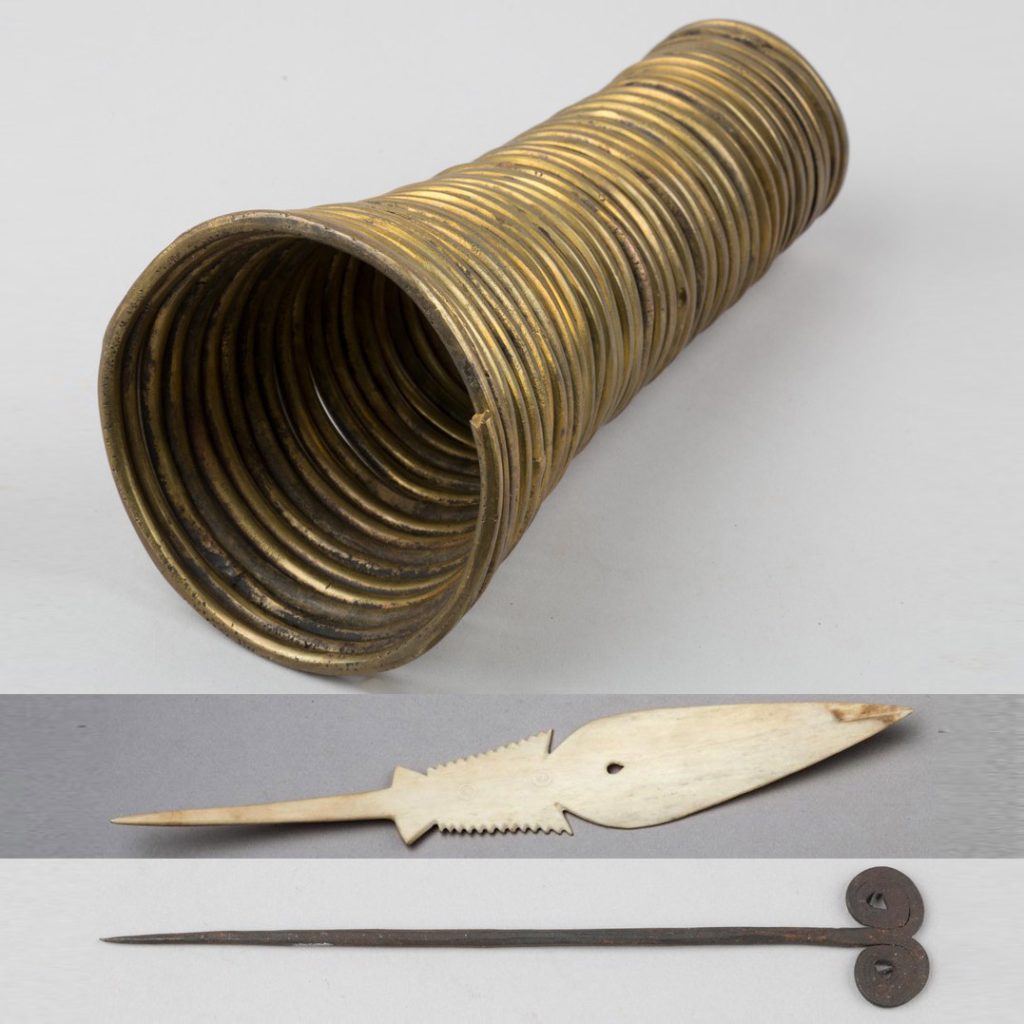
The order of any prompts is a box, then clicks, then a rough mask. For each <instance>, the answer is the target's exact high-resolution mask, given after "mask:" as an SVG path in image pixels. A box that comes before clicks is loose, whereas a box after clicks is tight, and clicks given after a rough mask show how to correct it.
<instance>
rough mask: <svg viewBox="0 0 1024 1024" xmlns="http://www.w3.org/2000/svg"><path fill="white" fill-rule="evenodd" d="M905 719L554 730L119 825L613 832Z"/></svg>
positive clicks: (819, 709)
mask: <svg viewBox="0 0 1024 1024" xmlns="http://www.w3.org/2000/svg"><path fill="white" fill-rule="evenodd" d="M908 714H910V709H909V708H905V707H899V706H897V705H890V704H857V703H839V702H824V703H818V702H810V701H806V702H797V703H784V702H778V703H770V704H726V705H717V706H714V705H712V706H703V707H701V706H697V707H682V708H657V709H651V710H645V711H630V712H626V713H624V714H619V715H612V716H610V717H608V718H599V719H595V720H594V721H592V722H589V723H588V724H586V725H584V726H582V727H580V728H579V729H577V730H576V731H575V732H574V733H572V734H571V735H570V736H569V737H568V738H567V739H565V740H564V741H563V742H562V743H561V744H559V745H558V746H556V747H555V748H554V749H553V750H552V749H551V743H552V736H553V732H552V730H548V731H546V732H541V733H537V734H536V735H534V736H531V737H529V738H527V739H523V740H520V741H519V742H517V743H510V744H508V745H507V746H503V747H499V748H498V749H496V750H492V751H489V752H487V753H484V754H477V755H475V756H472V757H467V758H462V759H459V760H455V761H451V762H449V763H447V764H442V765H439V766H437V767H435V768H430V769H428V770H427V771H426V772H425V773H420V772H416V771H411V770H409V769H407V768H401V767H399V768H396V769H395V771H394V775H393V776H392V780H391V785H390V786H389V787H387V788H385V789H378V790H371V791H367V792H361V793H347V794H342V795H339V796H327V797H316V798H312V799H304V800H286V801H281V802H276V803H264V804H246V805H239V806H231V807H208V808H199V809H194V810H177V811H160V812H156V813H152V814H136V815H129V816H126V817H120V818H114V819H113V822H114V823H115V824H118V825H273V824H287V823H297V822H337V821H357V820H365V819H379V820H390V821H392V822H394V824H395V826H396V828H397V829H398V832H399V834H400V835H401V837H402V839H404V840H405V842H406V843H410V844H411V843H414V842H415V841H416V840H417V839H419V838H420V837H421V836H422V835H423V834H424V833H426V832H427V831H429V830H430V829H431V828H434V827H435V826H436V827H437V828H438V829H439V830H441V831H442V832H478V833H495V832H555V833H564V834H569V835H571V834H572V827H571V826H570V824H569V822H568V821H567V820H566V814H572V815H575V816H576V817H579V818H583V819H585V820H586V821H590V822H593V823H594V824H597V825H606V826H610V827H613V828H643V827H646V826H649V825H660V824H663V823H665V822H669V821H675V820H676V819H679V818H684V817H686V816H687V815H689V814H693V813H695V812H697V811H700V810H704V809H705V808H707V807H712V806H713V805H715V804H718V803H721V802H723V801H725V800H730V799H732V798H733V797H736V796H740V795H741V794H743V793H748V792H750V791H751V790H754V789H758V788H759V787H761V786H765V785H767V784H768V783H770V782H774V781H775V780H776V779H780V778H783V777H784V776H786V775H790V774H792V773H793V772H796V771H799V770H800V769H802V768H806V767H807V766H809V765H812V764H815V763H816V762H818V761H821V760H823V759H824V758H827V757H830V756H831V755H833V754H836V753H839V751H841V750H845V749H847V748H848V747H851V746H853V745H854V744H857V743H860V742H862V741H863V740H866V739H868V738H869V737H871V736H874V735H875V734H876V733H879V732H881V731H882V730H883V729H886V728H888V726H890V725H892V724H893V723H895V722H898V721H900V720H901V719H902V718H904V717H906V716H907V715H908Z"/></svg>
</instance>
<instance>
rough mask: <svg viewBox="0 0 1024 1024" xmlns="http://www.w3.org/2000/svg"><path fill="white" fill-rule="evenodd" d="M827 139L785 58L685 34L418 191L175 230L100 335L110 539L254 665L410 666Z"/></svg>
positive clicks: (749, 275)
mask: <svg viewBox="0 0 1024 1024" xmlns="http://www.w3.org/2000/svg"><path fill="white" fill-rule="evenodd" d="M846 152H847V146H846V136H845V131H844V127H843V122H842V117H841V115H840V113H839V110H838V108H837V107H836V104H835V102H834V100H833V99H832V97H831V95H830V94H829V92H828V90H827V89H826V87H825V86H824V84H823V83H822V82H821V80H820V79H819V78H818V76H817V75H816V74H815V72H814V71H813V69H812V68H811V67H810V66H809V65H808V64H807V63H806V61H805V60H804V59H803V58H802V57H801V56H800V55H799V54H797V53H796V52H795V51H794V50H792V49H791V48H790V47H789V46H788V45H786V44H785V43H783V42H782V41H780V40H778V39H776V38H775V37H774V36H772V35H770V34H768V33H766V32H764V31H762V30H760V29H756V28H753V27H750V26H747V25H742V24H738V23H735V22H727V21H709V22H700V23H697V24H694V25H691V26H688V27H686V28H683V29H681V30H680V31H678V32H676V33H675V34H673V35H672V36H670V37H669V38H668V39H666V40H665V41H664V42H663V43H661V44H660V45H659V46H657V47H656V48H655V49H654V50H653V51H652V52H651V53H650V54H649V55H648V56H647V57H646V58H644V59H643V60H642V61H641V62H640V63H638V64H635V65H634V66H632V67H630V68H628V69H627V70H626V71H624V72H623V73H622V74H620V75H619V76H618V77H617V78H616V79H615V80H614V81H613V82H612V83H611V84H610V85H609V86H608V87H607V88H605V89H603V90H602V91H601V92H599V93H597V94H596V95H594V96H591V97H590V98H589V99H585V100H583V101H582V102H580V103H577V104H575V105H574V106H571V107H569V108H567V109H566V110H563V111H561V112H560V113H558V114H556V115H555V116H554V117H552V118H551V119H550V120H549V121H547V122H545V123H544V124H541V125H539V126H538V127H536V128H533V129H531V130H530V131H528V132H526V133H525V134H523V135H520V136H519V137H518V138H517V139H515V140H513V141H512V142H511V143H509V144H508V145H507V146H503V147H501V148H500V149H496V150H494V151H493V152H491V153H488V154H486V155H484V156H482V157H481V158H480V159H478V160H476V161H474V162H473V163H470V164H463V165H461V166H458V167H454V168H451V169H450V170H447V171H445V172H443V173H442V174H440V175H438V176H437V177H436V178H433V179H431V180H429V181H426V182H423V183H421V184H417V185H412V186H409V187H406V188H400V189H397V190H396V191H394V192H390V193H388V194H386V195H383V196H380V197H378V198H375V199H369V200H366V201H363V202H359V203H351V204H345V205H337V206H323V207H317V208H314V209H309V210H301V211H290V212H274V211H252V212H246V213H240V214H233V215H229V216H226V217H222V218H218V219H216V220H213V221H210V222H208V223H206V224H202V225H200V226H199V227H197V228H194V229H193V230H192V231H190V232H188V233H186V234H185V235H183V236H182V237H181V238H179V239H178V240H177V241H175V242H174V243H173V244H172V245H171V246H170V247H169V248H168V249H166V250H165V251H164V252H163V253H162V254H161V255H160V256H159V257H158V258H157V259H156V260H155V261H154V262H153V263H152V264H151V265H150V267H149V268H148V269H147V270H146V271H145V273H144V274H143V275H142V277H141V278H140V279H139V281H138V282H137V283H136V284H135V286H134V287H133V288H132V290H131V292H130V293H129V294H128V296H127V298H126V299H125V300H124V302H123V303H122V305H121V307H120V308H119V309H118V311H117V313H116V314H115V316H114V319H113V321H112V322H111V325H110V327H109V329H108V332H107V336H106V339H105V343H104V352H103V361H102V367H101V374H100V393H101V407H102V415H103V425H104V433H105V437H106V443H107V448H108V453H109V456H110V461H111V465H112V468H113V472H114V476H115V478H116V480H117V483H118V486H119V488H120V491H121V495H122V498H123V500H124V502H125V505H126V506H127V508H128V511H129V513H130V515H131V517H132V520H133V522H134V524H135V527H136V529H137V530H138V532H139V534H140V536H141V537H142V539H143V541H144V543H145V545H146V547H147V549H148V550H149V552H150V554H151V555H152V557H153V559H154V560H155V561H156V563H157V565H158V566H159V567H160V569H161V570H162V571H163V573H164V575H165V576H167V578H168V579H169V580H170V582H171V583H172V584H173V585H174V586H175V587H176V588H177V589H178V590H179V592H181V593H182V594H183V595H184V596H185V597H186V598H187V599H188V600H189V601H190V602H191V603H192V604H193V605H194V606H195V607H196V608H197V609H198V610H199V611H200V612H201V613H202V614H203V615H204V616H206V618H208V619H209V620H210V621H212V622H213V623H214V624H215V625H217V626H218V627H219V628H220V629H222V630H223V631H224V632H226V633H228V634H229V635H230V636H232V637H234V638H235V639H236V640H238V641H239V642H240V643H242V644H244V645H246V646H247V647H250V648H252V649H254V650H256V651H258V652H259V653H261V654H264V655H266V656H268V657H270V658H273V659H275V660H277V661H280V662H283V663H285V664H289V665H293V666H296V667H299V668H304V669H307V670H311V671H317V672H324V673H330V674H341V673H345V672H358V671H372V670H376V669H381V668H388V667H392V666H395V665H399V664H401V663H403V662H406V661H408V660H410V659H411V658H413V657H415V656H416V655H418V654H420V653H422V652H423V651H424V650H426V649H427V648H428V647H430V646H431V645H432V644H434V643H435V642H436V641H437V640H439V639H440V638H441V637H442V636H443V635H444V634H445V633H446V632H447V631H448V630H449V629H450V628H451V627H452V626H453V625H454V624H455V622H457V621H458V619H459V618H460V617H461V616H462V615H463V614H464V613H465V612H466V610H467V609H468V608H469V607H470V606H471V605H472V603H473V602H474V601H475V600H476V598H477V597H478V596H479V595H480V593H481V592H482V590H483V588H484V587H485V585H486V584H487V581H488V580H489V578H490V576H491V574H492V572H493V571H494V569H495V568H496V566H497V565H498V563H499V562H501V560H502V559H503V558H504V557H505V556H506V555H507V554H508V553H509V551H510V550H511V549H512V547H513V546H514V545H515V543H516V541H517V540H518V539H519V537H520V536H521V535H522V533H523V531H524V530H525V529H526V527H527V525H528V524H529V523H530V521H531V519H532V518H533V516H534V515H535V513H536V512H537V509H538V508H539V506H540V503H541V501H542V500H543V499H544V497H545V496H546V495H547V494H548V493H549V492H550V491H551V489H552V488H553V487H554V485H555V483H556V482H557V481H558V479H559V478H560V477H561V475H562V474H563V473H564V472H565V469H566V467H567V466H568V464H569V462H570V460H571V459H572V457H573V456H574V455H575V454H576V452H578V451H579V450H580V448H582V447H583V445H585V444H586V443H587V441H589V440H590V438H591V436H592V435H593V434H594V432H595V431H596V429H597V428H598V427H599V426H600V425H601V424H602V423H605V422H606V421H607V420H609V419H611V417H613V416H615V415H616V413H618V412H619V411H620V410H621V409H622V408H623V407H624V406H625V405H626V404H627V403H628V402H629V401H630V399H631V398H632V397H633V395H634V394H636V392H637V391H638V390H639V388H640V387H642V386H643V385H644V384H645V383H646V382H647V381H649V380H651V379H652V378H653V377H655V376H656V375H657V374H658V373H659V372H660V371H661V370H662V369H663V368H664V367H665V366H666V365H667V364H668V363H669V362H670V361H671V360H672V359H673V358H674V357H675V356H676V354H677V353H678V352H679V350H680V349H681V348H682V347H683V346H684V345H685V344H686V343H687V341H689V340H690V338H692V337H693V336H694V334H696V333H697V332H698V331H700V330H701V329H702V328H704V327H706V326H707V325H708V324H709V323H711V321H712V320H714V318H715V317H716V316H718V315H719V313H721V312H722V311H723V310H724V309H725V308H727V307H728V306H729V305H730V304H731V303H733V302H734V301H735V300H736V299H737V298H739V296H740V295H742V293H743V292H744V290H745V289H746V288H747V287H749V286H750V285H751V284H752V283H753V282H754V281H755V280H757V278H758V277H760V275H761V274H762V273H764V271H765V270H766V269H767V267H768V266H769V264H770V263H771V261H772V260H773V259H774V258H775V256H776V255H777V254H778V253H779V252H780V251H781V250H782V249H784V248H785V247H786V246H787V245H788V244H789V243H790V242H791V241H792V240H793V239H794V238H795V237H796V236H797V235H798V234H800V232H802V231H803V230H804V229H805V228H806V227H807V226H808V224H809V223H810V222H811V221H812V220H813V219H814V218H815V217H817V216H818V215H819V214H820V213H822V211H824V210H825V209H826V207H828V205H829V204H830V203H831V202H832V200H833V198H834V197H835V195H836V192H837V191H838V189H839V186H840V183H841V181H842V178H843V173H844V170H845V166H846Z"/></svg>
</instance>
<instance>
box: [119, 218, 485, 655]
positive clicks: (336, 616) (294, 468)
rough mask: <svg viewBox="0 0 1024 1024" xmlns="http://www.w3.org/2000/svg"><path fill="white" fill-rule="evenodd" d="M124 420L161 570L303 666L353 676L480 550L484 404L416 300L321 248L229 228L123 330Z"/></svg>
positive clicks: (237, 631)
mask: <svg viewBox="0 0 1024 1024" xmlns="http://www.w3.org/2000/svg"><path fill="white" fill-rule="evenodd" d="M118 342H119V361H118V372H119V374H120V380H119V381H118V382H117V386H116V387H115V388H114V389H113V393H114V394H116V395H118V398H119V406H118V410H117V412H116V414H114V415H113V416H110V415H109V414H108V417H107V419H108V421H110V422H116V426H115V428H114V429H117V430H120V431H121V432H122V434H123V437H124V448H123V450H124V452H125V453H126V455H125V457H124V459H123V465H121V466H120V467H119V466H117V465H115V473H116V474H118V475H119V477H120V479H119V482H120V484H121V487H122V492H123V493H124V492H125V491H128V492H130V494H131V498H132V500H133V501H134V503H135V505H136V508H137V513H136V515H135V521H136V525H137V527H138V528H139V530H140V533H142V534H143V537H144V539H145V540H146V542H147V544H148V545H149V546H150V548H151V550H152V551H154V554H155V557H156V558H157V561H158V563H159V564H161V567H162V568H163V569H164V571H165V573H166V574H167V575H169V576H170V578H171V579H172V582H174V583H175V585H176V586H178V588H179V589H181V590H183V591H185V592H186V593H187V596H189V598H190V599H191V600H192V601H193V603H194V604H196V605H197V606H199V607H200V609H201V610H202V611H203V612H204V614H206V615H207V617H209V618H211V619H213V621H215V622H216V623H217V624H218V625H220V626H221V627H222V628H225V629H227V630H228V631H229V632H231V633H232V634H233V635H235V636H236V637H237V638H238V639H241V640H243V642H248V643H250V645H255V646H261V647H268V646H269V647H270V650H269V651H267V653H271V654H272V655H273V654H275V653H276V654H277V655H278V656H279V657H281V658H282V660H290V659H291V653H292V652H296V651H298V652H308V654H309V655H310V656H311V659H312V660H314V662H315V663H314V665H313V667H315V665H316V663H319V662H320V661H321V660H322V659H323V658H324V657H325V656H326V657H327V658H329V659H337V661H338V662H339V663H340V662H344V661H345V660H346V659H352V660H353V662H355V663H358V662H359V661H361V660H362V659H366V658H372V656H373V655H374V654H375V652H382V651H389V650H391V649H393V648H394V647H395V646H396V641H398V642H401V640H402V638H406V639H407V638H410V637H412V636H414V635H416V634H417V633H418V632H419V631H421V630H423V629H424V628H425V627H426V626H427V625H428V624H429V623H430V622H431V620H433V619H436V618H437V617H438V616H439V614H441V612H442V611H443V609H444V608H445V607H446V605H447V604H448V603H449V602H450V600H451V598H452V595H453V593H454V592H455V591H456V590H457V589H458V587H459V584H460V581H461V578H462V576H463V574H464V572H465V571H466V567H467V563H468V560H469V557H470V553H471V550H472V547H473V543H474V535H475V530H476V525H477V520H478V515H479V510H480V492H481V471H480V462H479V458H478V453H477V448H476V443H475V439H474V436H473V431H472V428H471V425H470V421H471V418H472V416H473V413H474V410H473V405H472V402H471V400H470V396H469V393H468V391H467V388H466V385H465V383H464V382H463V380H462V379H461V378H460V375H459V373H458V371H457V369H456V367H455V364H454V362H453V360H452V358H451V356H450V355H449V352H448V350H447V349H446V347H445V345H444V344H443V343H442V341H441V339H440V337H439V335H438V333H437V332H436V331H435V330H434V328H433V327H432V326H431V325H430V323H429V322H428V318H427V316H426V315H425V314H424V312H423V311H422V309H421V308H420V305H418V304H417V301H414V299H413V298H412V297H411V296H410V294H408V292H407V290H403V288H402V287H400V286H399V285H398V284H396V283H395V281H394V280H392V279H391V278H390V277H389V276H386V275H385V273H383V272H382V271H381V270H379V269H376V268H375V267H374V266H371V265H370V263H369V262H367V261H365V260H363V259H361V258H359V257H358V256H355V255H352V254H351V253H348V252H345V251H342V250H341V249H339V248H337V247H335V246H333V245H328V244H325V243H323V242H320V241H317V240H313V239H310V238H305V237H294V236H284V235H282V236H276V235H274V234H260V235H256V236H254V235H253V234H252V233H249V234H242V235H240V236H238V237H233V236H232V235H231V233H228V235H227V237H213V238H212V239H210V240H207V241H206V242H205V244H201V245H199V246H198V247H197V248H196V249H195V250H194V251H192V252H191V253H189V255H188V256H187V258H185V259H181V260H179V262H178V263H176V264H174V265H173V266H171V267H170V268H169V269H165V270H164V272H163V273H162V274H160V275H159V276H157V277H155V278H151V279H150V280H149V281H148V282H147V283H146V286H145V288H144V289H143V292H142V294H141V296H140V297H139V301H138V302H137V304H136V308H135V311H134V315H133V317H132V318H131V320H130V322H129V323H128V324H127V325H125V326H123V327H122V328H121V330H120V336H119V338H118Z"/></svg>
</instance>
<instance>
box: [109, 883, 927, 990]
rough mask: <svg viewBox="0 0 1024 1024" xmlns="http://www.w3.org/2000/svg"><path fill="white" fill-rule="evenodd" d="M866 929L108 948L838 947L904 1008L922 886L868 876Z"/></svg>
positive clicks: (862, 914) (280, 940) (301, 939)
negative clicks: (855, 952) (854, 952)
mask: <svg viewBox="0 0 1024 1024" xmlns="http://www.w3.org/2000/svg"><path fill="white" fill-rule="evenodd" d="M846 906H847V907H848V909H849V911H850V913H851V915H852V916H853V918H854V920H855V921H857V922H858V923H859V924H860V925H861V926H862V927H860V928H789V927H781V928H761V927H758V928H733V927H719V928H583V929H567V928H563V929H532V928H510V929H502V928H428V929H421V930H417V929H404V928H384V929H376V928H366V929H362V928H340V929H326V930H295V931H269V932H261V931H226V932H170V933H164V934H153V935H116V936H111V937H110V938H105V939H103V940H102V941H103V942H118V943H131V944H136V945H168V946H171V945H199V946H348V947H353V946H361V947H386V948H399V947H400V948H413V949H426V948H445V949H453V948H458V949H494V948H523V947H536V946H765V945H772V946H836V947H842V948H846V949H858V948H859V949H860V951H861V952H860V954H859V955H858V957H857V961H856V963H855V965H854V979H855V981H856V984H857V988H858V990H859V991H860V993H861V995H862V996H863V997H864V998H865V999H867V1000H868V1002H870V1003H874V1005H875V1006H883V1007H889V1006H901V1005H902V1004H903V1003H906V1002H909V1001H910V1000H911V999H913V998H914V996H916V995H917V994H918V993H919V992H920V991H921V990H922V989H923V988H924V986H925V984H926V983H927V981H928V973H929V966H928V954H927V953H926V952H925V951H924V948H923V947H922V946H921V944H920V943H919V942H918V941H917V940H916V939H915V938H914V934H915V933H916V932H917V930H918V929H919V928H920V927H921V924H922V922H923V921H924V901H923V900H922V898H921V894H920V892H918V889H917V886H916V885H914V883H913V882H912V881H911V880H910V879H909V878H908V877H907V876H906V875H904V874H903V873H902V872H900V871H897V870H896V869H895V868H889V867H875V868H868V870H866V871H862V872H861V873H860V874H859V875H857V877H856V878H854V879H853V881H852V882H851V883H850V885H849V887H848V888H847V890H846Z"/></svg>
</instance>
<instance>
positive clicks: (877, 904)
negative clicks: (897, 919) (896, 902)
mask: <svg viewBox="0 0 1024 1024" xmlns="http://www.w3.org/2000/svg"><path fill="white" fill-rule="evenodd" d="M868 906H869V907H874V908H875V910H888V909H889V904H888V903H886V902H885V896H884V895H883V894H882V893H880V892H873V893H871V895H870V896H868Z"/></svg>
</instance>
